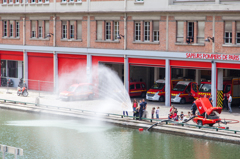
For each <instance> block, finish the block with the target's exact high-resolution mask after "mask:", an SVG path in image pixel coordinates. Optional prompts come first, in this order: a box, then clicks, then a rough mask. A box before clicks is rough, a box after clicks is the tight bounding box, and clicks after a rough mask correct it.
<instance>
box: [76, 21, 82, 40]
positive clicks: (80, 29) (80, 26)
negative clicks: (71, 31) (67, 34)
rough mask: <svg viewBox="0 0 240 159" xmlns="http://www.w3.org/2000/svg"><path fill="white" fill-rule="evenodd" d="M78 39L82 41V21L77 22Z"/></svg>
mask: <svg viewBox="0 0 240 159" xmlns="http://www.w3.org/2000/svg"><path fill="white" fill-rule="evenodd" d="M77 39H82V21H80V20H78V21H77Z"/></svg>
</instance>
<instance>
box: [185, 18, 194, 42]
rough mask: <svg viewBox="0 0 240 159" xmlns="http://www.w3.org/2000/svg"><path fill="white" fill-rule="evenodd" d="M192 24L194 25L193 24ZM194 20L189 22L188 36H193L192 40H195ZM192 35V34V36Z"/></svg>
mask: <svg viewBox="0 0 240 159" xmlns="http://www.w3.org/2000/svg"><path fill="white" fill-rule="evenodd" d="M191 25H192V26H191ZM194 27H195V26H194V22H188V23H187V38H188V37H191V38H192V39H191V40H192V41H191V42H194ZM191 35H192V36H191Z"/></svg>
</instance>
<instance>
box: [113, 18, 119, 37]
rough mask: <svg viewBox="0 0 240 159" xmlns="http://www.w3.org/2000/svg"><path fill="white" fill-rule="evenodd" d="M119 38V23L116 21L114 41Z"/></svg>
mask: <svg viewBox="0 0 240 159" xmlns="http://www.w3.org/2000/svg"><path fill="white" fill-rule="evenodd" d="M118 36H119V22H118V21H115V22H114V40H118V38H117V37H118Z"/></svg>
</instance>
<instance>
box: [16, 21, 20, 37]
mask: <svg viewBox="0 0 240 159" xmlns="http://www.w3.org/2000/svg"><path fill="white" fill-rule="evenodd" d="M19 27H20V26H19V22H16V37H19V36H20V34H19V31H20V28H19Z"/></svg>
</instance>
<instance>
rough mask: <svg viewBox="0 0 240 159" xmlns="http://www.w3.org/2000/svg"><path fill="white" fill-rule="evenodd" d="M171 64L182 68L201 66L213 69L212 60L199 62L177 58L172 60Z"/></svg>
mask: <svg viewBox="0 0 240 159" xmlns="http://www.w3.org/2000/svg"><path fill="white" fill-rule="evenodd" d="M170 66H173V67H181V68H189V69H190V68H192V69H196V68H201V69H211V68H212V64H211V62H199V61H177V60H170Z"/></svg>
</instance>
